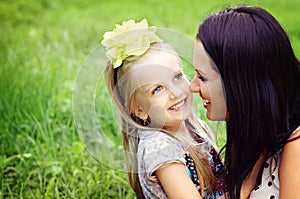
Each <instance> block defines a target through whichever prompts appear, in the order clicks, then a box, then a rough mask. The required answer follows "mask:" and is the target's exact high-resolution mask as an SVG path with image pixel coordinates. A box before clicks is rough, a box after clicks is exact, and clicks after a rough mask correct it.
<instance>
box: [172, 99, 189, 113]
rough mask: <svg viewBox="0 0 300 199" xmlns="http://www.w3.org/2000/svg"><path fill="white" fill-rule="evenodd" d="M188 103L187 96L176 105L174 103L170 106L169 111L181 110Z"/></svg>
mask: <svg viewBox="0 0 300 199" xmlns="http://www.w3.org/2000/svg"><path fill="white" fill-rule="evenodd" d="M186 105H187V103H186V98H185V99H183V100H181V101H179V102H177V103H175V104H174V105H172V106H171V107H170V108H168V110H169V111H172V112H176V111H181V110H182V109H184V108H185V107H186Z"/></svg>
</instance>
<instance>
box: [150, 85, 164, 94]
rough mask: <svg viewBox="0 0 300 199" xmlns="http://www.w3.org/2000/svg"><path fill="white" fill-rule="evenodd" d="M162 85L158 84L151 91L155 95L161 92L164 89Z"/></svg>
mask: <svg viewBox="0 0 300 199" xmlns="http://www.w3.org/2000/svg"><path fill="white" fill-rule="evenodd" d="M162 89H163V88H162V86H157V87H156V88H155V89H154V90H153V91H152V92H151V93H152V95H155V94H157V93H159V92H160V91H162Z"/></svg>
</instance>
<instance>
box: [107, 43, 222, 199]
mask: <svg viewBox="0 0 300 199" xmlns="http://www.w3.org/2000/svg"><path fill="white" fill-rule="evenodd" d="M160 51H168V52H170V53H173V54H175V55H176V56H177V57H178V59H179V56H178V54H177V53H176V52H175V51H174V49H173V48H172V47H171V46H170V45H169V44H165V43H163V44H159V43H155V44H152V45H151V48H150V49H149V50H148V51H147V52H146V53H145V54H144V55H143V56H141V57H139V58H138V59H137V60H134V61H125V62H124V63H123V64H122V65H121V66H120V67H119V68H117V69H114V68H113V66H112V63H111V62H108V63H107V65H106V69H105V81H106V86H107V88H108V91H109V93H110V95H111V97H112V99H113V101H114V103H115V105H116V107H117V108H118V110H119V112H120V113H121V117H122V139H123V147H124V152H125V161H126V167H127V172H128V179H129V183H130V185H131V187H132V189H133V190H134V192H135V193H136V195H137V197H138V198H139V199H143V198H145V197H144V194H143V192H142V188H141V185H140V182H139V178H138V165H137V164H138V163H137V152H138V143H139V137H138V131H139V130H143V129H147V130H149V129H152V130H159V131H161V132H164V133H166V134H168V135H170V136H172V137H174V133H172V132H169V131H168V130H166V129H161V128H155V127H151V126H150V125H148V124H149V123H150V121H151V118H148V120H147V121H146V124H145V121H143V120H141V119H139V118H138V117H137V116H135V115H133V114H132V113H130V106H134V104H133V103H132V101H133V98H134V96H135V93H134V92H133V93H130V92H128V91H127V90H126V87H124V85H127V84H129V85H133V84H136V82H135V81H134V80H132V79H130V78H125V81H126V82H124V81H123V82H122V83H119V81H120V80H121V79H122V77H123V76H125V75H126V74H128V72H129V71H130V70H132V69H135V68H136V67H139V63H140V61H141V60H142V59H143V58H144V57H146V56H153V55H154V56H155V53H157V52H160ZM138 86H139V85H136V86H134V87H135V88H137V87H138ZM185 123H186V124H187V125H186V126H187V127H188V128H189V130H190V131H191V130H196V131H197V132H200V136H201V134H202V135H203V134H207V135H208V139H210V140H211V143H213V142H214V140H213V139H214V138H213V137H212V136H211V135H209V133H208V132H206V130H205V129H204V128H203V126H202V125H201V123H200V122H199V119H197V118H196V116H195V115H194V114H192V115H191V117H190V118H188V119H187V120H186V121H185ZM174 138H175V139H178V141H180V142H181V143H182V144H183V146H185V147H188V149H189V152H190V154H191V156H192V158H193V160H194V163H195V167H196V171H197V175H198V179H199V181H200V187H201V190H200V193H201V194H204V193H207V192H208V193H213V192H214V191H215V190H214V189H215V188H216V187H217V184H216V183H217V179H216V177H215V176H214V174H213V172H212V169H211V167H210V165H209V163H208V160H207V157H206V156H205V155H204V154H202V152H201V151H200V150H199V148H198V147H196V146H195V145H192V144H191V143H190V142H189V141H187V140H185V139H179V138H178V137H174ZM204 189H205V190H204Z"/></svg>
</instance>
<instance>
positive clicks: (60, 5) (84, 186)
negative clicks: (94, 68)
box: [0, 0, 300, 199]
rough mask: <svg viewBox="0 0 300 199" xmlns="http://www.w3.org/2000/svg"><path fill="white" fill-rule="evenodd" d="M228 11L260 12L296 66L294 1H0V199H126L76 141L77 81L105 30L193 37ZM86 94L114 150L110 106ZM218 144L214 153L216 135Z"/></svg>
mask: <svg viewBox="0 0 300 199" xmlns="http://www.w3.org/2000/svg"><path fill="white" fill-rule="evenodd" d="M230 2H231V4H232V5H237V4H240V3H246V4H252V5H260V6H263V7H264V8H266V9H267V10H269V11H270V12H271V13H273V14H274V15H275V16H276V17H277V19H278V20H279V21H280V23H281V24H282V25H283V27H284V28H285V29H286V31H287V32H288V34H289V35H290V38H291V41H292V45H293V46H294V48H295V52H296V55H297V57H300V27H299V25H298V21H299V20H298V18H299V14H298V8H299V6H300V2H299V1H298V0H264V1H259V0H257V1H222V3H221V1H217V0H212V1H209V2H207V1H204V0H197V1H196V0H195V1H191V0H188V1H179V0H178V1H171V0H166V1H159V0H153V1H150V0H147V1H134V0H126V1H124V0H122V1H121V0H116V1H108V0H107V1H92V0H87V1H79V0H74V1H71V0H65V1H58V0H54V1H46V0H36V1H34V0H31V1H29V0H26V1H25V0H15V1H10V0H2V1H1V2H0V24H1V31H0V57H1V59H0V74H1V78H0V93H1V94H0V197H1V198H26V199H27V198H134V194H133V192H132V190H131V189H130V186H129V184H128V182H127V177H126V173H125V172H122V171H119V170H114V169H112V168H110V167H109V165H110V164H112V163H114V162H111V163H107V162H102V163H101V162H99V161H97V159H99V158H94V156H96V155H97V154H96V150H95V151H93V149H92V148H91V145H88V147H87V148H85V146H84V144H83V142H82V141H81V139H80V137H79V135H80V133H79V134H78V128H77V127H78V126H75V122H74V118H73V109H72V103H73V101H72V97H73V93H74V86H75V80H76V77H77V73H78V71H79V69H80V67H81V65H82V63H83V62H84V59H85V58H86V56H87V55H88V54H89V53H90V52H91V50H92V49H93V48H95V46H96V45H98V44H99V41H100V40H101V36H102V34H103V33H104V32H105V31H107V30H110V29H112V28H113V26H114V24H115V23H120V22H122V21H124V20H128V19H130V18H134V19H136V20H140V19H142V18H147V19H148V21H149V23H150V24H151V25H155V26H158V27H162V28H168V29H173V30H176V31H179V32H181V33H183V34H185V35H187V36H188V37H191V38H194V35H195V34H196V31H197V26H198V24H199V23H200V21H201V20H202V19H203V17H205V16H206V15H207V14H209V13H211V12H214V11H217V10H219V9H221V8H224V7H225V6H226V5H227V4H229V3H230ZM187 70H189V69H187ZM187 72H188V73H189V74H192V72H191V71H187ZM100 80H101V79H100ZM100 80H99V81H100ZM96 88H97V89H96V91H97V94H96V96H95V97H96V106H95V110H96V118H97V119H98V120H99V121H98V122H99V124H100V125H101V128H102V130H104V131H105V132H106V136H107V137H108V138H109V139H110V140H111V141H112V142H114V143H115V144H116V145H117V146H119V145H120V144H121V142H120V136H119V135H118V129H119V127H118V126H117V125H116V122H115V121H114V116H115V115H114V113H113V112H109V113H107V110H111V107H110V99H109V98H108V97H107V94H105V92H103V85H101V83H100V82H98V83H97V85H96ZM197 110H199V112H200V114H201V118H202V119H204V120H206V119H205V117H204V115H203V111H201V108H199V107H197ZM84 113H85V112H84ZM84 113H82V114H84ZM206 121H207V120H206ZM207 122H208V123H209V124H210V125H211V126H212V128H213V129H214V131H215V132H219V131H220V132H223V131H224V126H223V125H224V124H222V123H220V124H218V123H210V122H209V121H207ZM87 131H88V129H87ZM91 132H92V133H91ZM93 133H94V131H92V130H91V131H90V134H89V136H93V135H95V134H93ZM218 138H219V142H218V144H219V145H220V146H221V145H222V144H224V142H225V141H224V133H219V134H218ZM89 147H90V148H89ZM95 147H96V148H97V146H95ZM99 150H102V149H101V148H99ZM90 152H93V153H92V154H91V153H90ZM106 158H107V157H106ZM100 160H101V158H100ZM105 160H107V159H105Z"/></svg>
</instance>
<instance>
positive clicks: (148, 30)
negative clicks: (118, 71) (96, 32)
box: [101, 19, 162, 68]
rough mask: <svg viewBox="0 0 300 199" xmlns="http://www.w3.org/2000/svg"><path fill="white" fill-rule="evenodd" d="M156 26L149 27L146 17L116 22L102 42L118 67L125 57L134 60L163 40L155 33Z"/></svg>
mask: <svg viewBox="0 0 300 199" xmlns="http://www.w3.org/2000/svg"><path fill="white" fill-rule="evenodd" d="M155 32H156V28H155V27H154V26H151V27H149V26H148V22H147V20H146V19H143V20H142V21H140V22H137V23H136V22H135V21H134V20H132V19H131V20H129V21H125V22H123V23H122V25H119V24H116V25H115V28H114V29H113V31H110V32H106V33H105V34H104V36H103V38H104V39H103V40H102V41H101V44H102V45H103V46H104V47H105V48H106V50H107V51H106V56H107V58H108V59H110V60H111V61H112V63H113V67H114V68H117V67H119V66H120V65H122V63H123V61H124V60H125V59H127V60H134V59H136V58H138V57H139V56H141V55H143V54H144V53H145V52H146V51H147V50H148V49H149V47H150V45H151V44H152V43H154V42H159V43H160V42H162V40H161V39H160V38H159V37H158V36H157V35H156V34H155Z"/></svg>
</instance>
